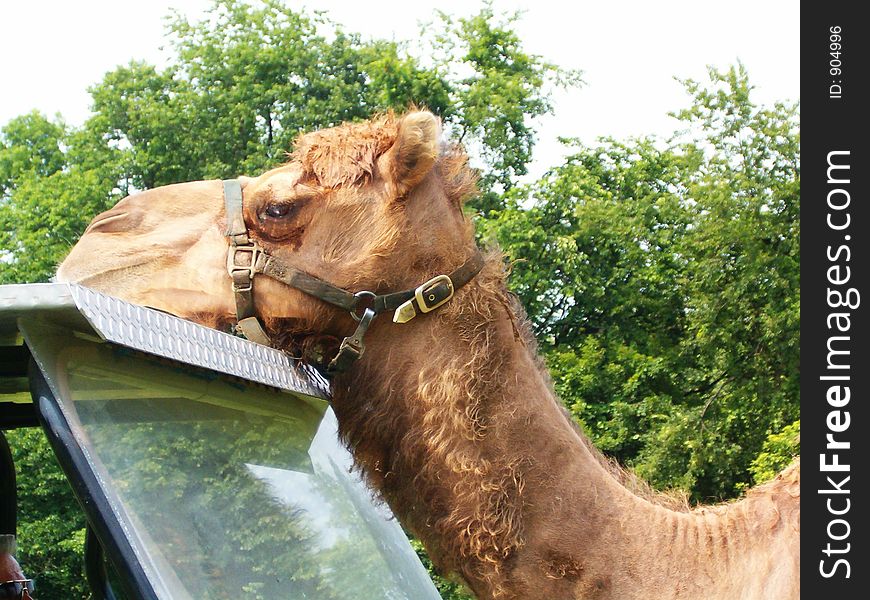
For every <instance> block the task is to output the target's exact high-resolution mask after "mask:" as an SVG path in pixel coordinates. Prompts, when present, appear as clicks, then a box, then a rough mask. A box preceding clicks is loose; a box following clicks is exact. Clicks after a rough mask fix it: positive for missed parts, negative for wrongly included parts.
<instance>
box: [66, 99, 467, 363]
mask: <svg viewBox="0 0 870 600" xmlns="http://www.w3.org/2000/svg"><path fill="white" fill-rule="evenodd" d="M240 183H241V187H242V198H243V201H242V206H243V208H242V214H243V217H244V222H245V226H246V227H247V230H248V233H249V235H250V238H251V239H252V240H254V241H256V242H257V243H258V244H259V245H260V246H261V247H262V248H263V249H264V250H266V252H268V254H269V255H271V256H273V257H275V258H277V259H279V260H280V261H281V262H282V263H283V264H285V265H287V266H289V267H290V268H292V269H296V270H298V271H301V272H303V273H306V274H308V275H311V276H314V277H316V278H319V279H321V280H323V281H326V282H329V283H331V284H333V285H335V286H337V287H340V288H343V289H345V290H348V291H350V292H357V291H361V290H367V291H372V292H374V293H377V294H383V293H388V292H393V291H398V290H404V289H407V288H414V287H416V286H417V285H419V284H421V283H422V282H424V281H426V280H427V279H428V278H430V277H433V276H434V275H438V274H440V273H448V272H450V271H451V270H452V269H455V268H456V267H457V266H458V265H460V264H462V262H463V261H464V260H465V259H466V258H468V255H469V253H470V252H471V251H472V249H473V247H474V242H473V238H472V234H471V227H470V224H469V223H468V221H467V219H465V218H464V216H463V213H462V210H461V202H462V199H463V198H464V197H466V196H467V195H469V194H470V193H472V192H473V191H474V176H473V174H472V173H471V171H470V170H469V169H468V168H467V166H466V157H465V155H464V153H463V152H462V151H461V150H460V149H458V148H456V147H448V146H446V145H443V144H442V143H441V140H440V124H439V122H438V120H437V119H436V117H434V116H433V115H432V114H431V113H429V112H425V111H414V112H410V113H408V114H406V115H404V116H402V117H396V116H393V115H385V116H381V117H378V118H375V119H372V120H370V121H365V122H361V123H352V124H345V125H341V126H338V127H334V128H331V129H325V130H321V131H317V132H313V133H309V134H305V135H302V136H301V137H300V138H299V139H298V140H297V143H296V148H295V151H294V152H293V153H292V154H291V155H290V161H289V162H288V163H287V164H285V165H283V166H281V167H278V168H276V169H273V170H271V171H268V172H266V173H263V174H262V175H260V176H259V177H254V178H246V177H245V178H240ZM227 227H228V223H227V214H226V210H225V207H224V199H223V186H222V183H221V182H220V181H198V182H191V183H181V184H176V185H169V186H165V187H160V188H157V189H153V190H149V191H146V192H143V193H140V194H135V195H132V196H129V197H127V198H125V199H124V200H122V201H121V202H119V203H118V204H117V205H116V206H115V207H114V208H112V209H111V210H109V211H106V212H104V213H102V214H100V215H98V216H97V217H95V218H94V220H93V221H92V222H91V224H90V225H89V226H88V228H87V230H86V231H85V233H84V235H83V236H82V238H81V239H80V240H79V242H78V243H77V244H76V246H75V247H74V248H73V250H72V252H71V253H70V254H69V256H68V257H67V258H66V259H65V260H64V262H63V263H62V264H61V266H60V268H59V270H58V273H57V279H58V280H59V281H67V282H78V283H81V284H83V285H86V286H88V287H92V288H95V289H97V290H99V291H102V292H105V293H107V294H111V295H114V296H118V297H121V298H123V299H125V300H128V301H130V302H134V303H137V304H143V305H146V306H151V307H154V308H158V309H161V310H164V311H167V312H170V313H172V314H175V315H178V316H181V317H184V318H188V319H191V320H193V321H197V322H199V323H202V324H205V325H208V326H211V327H215V328H226V327H228V326H229V325H230V324H231V323H233V322H234V321H235V301H234V297H233V292H232V282H231V279H230V276H229V274H228V272H227V267H226V263H227V251H228V246H229V238H228V237H227V236H226V232H227ZM253 300H254V306H255V311H256V314H257V316H258V317H259V318H260V320H261V321H262V322H263V323H264V324H265V328H266V330H267V331H268V332H269V334H270V335H271V336H272V337H273V339H274V340H276V345H279V346H284V347H289V346H290V345H291V342H293V344H295V345H297V346H298V343H299V342H300V340H303V339H304V340H309V341H310V340H313V339H315V338H318V337H323V338H332V337H335V338H338V337H341V336H346V335H349V333H350V332H351V331H353V321H352V320H351V318H350V315H349V313H347V312H345V311H342V310H340V309H338V308H336V307H334V306H330V305H329V304H327V303H325V302H323V301H322V300H319V299H317V298H315V297H312V296H309V295H308V294H306V293H304V292H302V291H299V290H297V289H294V288H292V287H289V286H287V285H284V284H283V283H281V282H279V281H275V280H273V279H270V278H269V277H266V276H263V275H258V276H256V277H255V279H254V286H253Z"/></svg>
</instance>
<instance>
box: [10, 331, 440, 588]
mask: <svg viewBox="0 0 870 600" xmlns="http://www.w3.org/2000/svg"><path fill="white" fill-rule="evenodd" d="M23 329H24V327H23ZM25 334H26V336H27V338H28V343H29V344H30V345H31V348H32V349H33V350H34V353H35V354H36V355H37V358H38V361H39V363H40V366H41V368H42V370H43V372H44V374H45V375H46V378H47V379H48V381H49V384H50V385H51V387H52V390H53V392H54V393H55V395H56V397H57V399H58V402H59V403H60V404H61V410H62V411H63V413H64V415H65V417H66V420H67V421H68V422H69V424H70V428H71V429H72V431H73V434H74V436H75V438H76V440H77V442H78V443H79V445H80V446H81V447H82V449H83V451H84V453H85V454H86V455H87V456H88V462H89V464H90V465H91V467H92V468H93V470H94V471H95V473H96V474H97V477H98V479H99V480H100V482H101V485H102V487H103V489H104V491H105V493H106V496H107V497H108V498H109V500H110V503H111V504H112V506H113V511H114V512H115V516H116V518H117V519H119V520H120V522H121V524H122V527H123V528H124V529H125V534H126V536H127V538H128V539H129V541H130V543H131V545H132V546H133V549H134V551H135V552H136V554H137V556H139V557H140V561H141V562H142V564H143V567H144V568H145V571H146V573H147V574H148V577H149V579H151V580H152V581H153V583H154V587H155V590H156V591H157V593H158V596H160V597H161V598H164V597H165V598H185V599H186V598H191V599H196V600H208V599H235V598H245V599H254V598H261V599H276V598H312V599H314V598H316V599H324V600H326V599H336V600H338V599H345V598H346V599H351V598H353V599H359V598H371V599H375V598H388V599H406V598H407V599H414V600H417V599H426V598H439V596H438V594H437V592H436V590H435V588H434V586H433V585H432V583H431V581H430V580H429V578H428V576H427V574H426V572H425V570H424V569H423V567H422V565H421V564H420V562H419V560H418V558H417V556H416V555H415V554H414V551H413V550H412V548H411V546H410V544H409V543H408V540H407V538H406V537H405V535H404V533H403V532H402V530H401V528H400V527H399V526H398V524H397V523H396V522H395V520H393V519H392V518H391V516H390V513H389V511H388V510H387V509H386V507H383V506H379V505H376V504H375V503H373V501H372V496H371V492H369V491H368V490H367V489H366V488H365V487H364V486H363V484H362V483H361V482H360V481H359V479H358V478H357V476H356V475H355V474H354V473H352V472H351V470H350V467H351V460H350V456H349V454H348V453H347V451H346V450H345V449H344V448H343V447H342V446H341V445H340V444H339V443H338V441H337V437H336V422H335V418H334V416H333V415H332V412H331V410H329V409H328V406H327V404H326V403H325V402H324V401H322V400H318V399H313V398H308V397H304V396H299V395H295V394H291V393H288V392H282V391H278V390H275V389H272V388H268V387H265V386H261V385H258V384H251V383H249V382H245V381H243V380H240V379H234V378H232V377H229V376H222V375H219V374H216V373H214V372H211V371H205V370H201V369H197V368H193V367H187V366H185V365H182V364H179V363H176V362H171V361H167V360H164V359H160V358H156V357H153V356H150V355H146V354H142V353H139V352H135V351H132V350H128V349H126V348H123V347H120V346H114V345H110V344H105V343H97V342H96V341H90V340H87V339H83V338H81V337H76V336H73V335H71V334H69V333H68V332H66V331H63V330H59V329H54V328H50V327H44V326H35V325H31V326H30V327H28V328H27V330H26V331H25Z"/></svg>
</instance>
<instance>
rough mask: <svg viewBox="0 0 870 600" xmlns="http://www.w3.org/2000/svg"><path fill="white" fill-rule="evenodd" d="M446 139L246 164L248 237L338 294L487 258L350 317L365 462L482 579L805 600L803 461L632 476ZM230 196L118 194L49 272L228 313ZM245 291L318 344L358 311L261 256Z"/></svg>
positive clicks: (394, 141) (313, 352) (446, 566)
mask: <svg viewBox="0 0 870 600" xmlns="http://www.w3.org/2000/svg"><path fill="white" fill-rule="evenodd" d="M441 138H442V133H441V128H440V122H439V121H438V119H437V118H436V117H434V116H433V115H432V114H431V113H429V112H426V111H420V110H413V111H410V112H408V113H406V114H405V115H403V116H398V115H392V114H387V115H382V116H379V117H375V118H373V119H371V120H369V121H365V122H360V123H352V124H344V125H340V126H337V127H334V128H330V129H325V130H321V131H317V132H312V133H308V134H304V135H301V136H300V137H299V139H298V141H297V144H296V147H295V150H294V152H293V153H292V154H291V155H290V159H289V162H287V164H285V165H283V166H280V167H278V168H275V169H273V170H270V171H268V172H266V173H264V174H262V175H260V176H259V177H254V178H240V180H239V187H240V191H241V194H242V196H243V201H244V208H243V212H242V213H241V214H240V216H239V218H242V217H243V219H244V223H243V228H246V229H247V235H250V238H251V239H252V240H255V241H257V243H258V244H259V245H260V246H262V248H263V249H264V250H265V251H266V252H268V254H269V255H270V256H271V257H274V258H276V259H278V260H280V261H281V264H282V265H283V266H284V267H285V268H286V269H289V270H294V269H295V270H297V271H299V272H303V273H305V274H307V275H309V276H311V277H313V278H317V279H318V280H322V281H324V282H328V283H329V284H331V285H332V286H335V287H336V288H340V289H341V290H346V291H347V292H350V293H355V292H360V291H370V292H372V293H373V294H371V295H381V294H387V293H391V292H396V291H398V290H414V289H415V288H418V286H421V284H422V283H423V282H427V281H429V280H430V279H431V278H433V277H435V276H438V275H443V274H449V273H451V272H455V270H456V269H458V268H459V267H460V266H461V265H467V264H468V263H469V260H471V259H472V258H473V257H474V256H482V262H481V265H482V266H481V265H478V267H477V270H476V271H474V272H473V273H471V275H470V277H468V278H467V282H460V284H461V283H464V285H460V284H457V285H456V286H455V288H456V289H455V290H453V296H452V298H449V299H448V300H447V301H445V302H444V303H443V304H441V305H440V306H438V307H437V308H434V309H433V310H430V311H421V310H419V308H420V307H419V306H416V305H415V308H417V309H418V310H416V311H415V310H411V311H410V312H411V313H414V314H412V315H411V316H410V317H409V318H408V319H406V322H403V323H396V322H392V321H391V320H390V318H389V317H388V316H385V315H381V314H380V313H378V314H377V315H376V316H377V318H371V316H372V315H367V314H363V315H362V316H363V317H366V316H368V317H369V318H368V319H367V320H368V323H366V324H367V325H368V330H367V331H365V332H364V333H365V335H364V342H365V351H364V352H363V353H362V355H361V356H359V357H358V360H355V361H352V362H351V364H350V365H349V366H348V368H346V369H345V370H343V371H341V372H337V373H335V374H334V375H333V377H332V394H333V398H332V405H333V408H334V411H335V414H336V416H337V419H338V422H339V433H340V436H341V438H342V440H343V441H344V442H345V443H346V444H347V446H348V447H349V448H350V450H351V452H352V454H353V456H354V460H355V464H356V465H357V467H358V468H359V469H360V471H361V473H362V474H363V475H364V477H365V479H366V480H367V482H368V483H369V484H370V485H371V487H372V488H373V489H374V490H375V491H376V493H377V494H378V495H379V497H380V498H382V499H383V500H384V501H386V502H387V503H388V505H389V506H390V507H391V509H392V510H393V512H394V513H395V515H396V516H397V518H398V519H399V521H400V522H401V523H402V524H403V525H404V526H405V527H406V528H407V529H408V530H409V531H411V532H412V533H413V534H414V535H415V536H417V537H418V538H419V539H420V540H422V542H423V544H424V545H425V547H426V550H427V551H428V553H429V555H430V556H431V558H432V560H433V562H434V564H435V565H436V568H437V569H439V571H440V572H442V573H445V574H452V575H453V576H454V577H457V578H459V579H461V580H462V581H463V582H464V583H465V584H466V585H467V586H468V587H469V588H470V589H471V591H472V592H473V593H474V594H475V595H476V597H477V598H480V599H513V598H517V599H519V598H522V599H526V600H534V599H541V600H545V599H546V600H554V599H593V598H594V599H619V600H633V599H637V600H649V599H650V598H655V599H659V600H665V599H673V600H678V599H693V600H699V599H703V600H716V599H722V600H725V599H727V600H736V599H758V600H762V599H764V600H769V599H771V598H776V599H777V600H787V599H797V598H798V597H799V593H800V581H799V573H798V571H799V562H800V555H799V544H798V540H799V530H800V491H799V490H800V465H799V463H798V462H797V461H796V462H795V463H794V464H792V465H791V466H790V467H788V468H787V469H786V470H784V471H783V472H782V473H780V474H779V476H778V477H777V478H776V479H775V480H774V481H772V482H769V483H766V484H763V485H761V486H758V487H756V488H754V489H752V490H750V491H749V492H748V493H747V494H746V495H745V497H744V498H742V499H740V500H739V501H734V502H730V503H725V504H719V505H715V506H704V507H696V508H694V509H688V508H686V507H674V506H669V503H668V502H667V501H665V500H663V499H662V497H661V496H660V495H657V494H653V493H645V492H643V491H638V490H639V486H638V485H634V484H633V483H632V482H633V481H634V480H633V479H632V477H630V476H628V475H626V474H625V472H623V471H622V470H620V469H618V468H614V467H613V466H611V465H610V463H609V461H607V460H606V459H604V458H603V457H602V455H601V454H599V453H598V452H597V451H596V450H595V449H594V448H593V447H592V445H591V443H590V441H589V440H588V439H587V438H586V436H585V435H584V434H583V433H582V432H581V431H580V430H579V428H578V427H576V426H575V425H574V424H573V422H572V421H571V419H570V418H569V417H568V416H567V415H566V413H565V411H564V410H563V409H562V408H561V405H560V402H559V400H558V399H557V398H556V396H555V393H554V391H553V386H552V385H551V382H550V380H549V377H548V375H547V373H546V370H545V368H543V366H542V361H541V360H540V358H539V357H538V354H537V350H536V347H535V343H534V340H533V338H532V336H531V335H530V333H529V331H530V329H529V327H528V326H527V324H526V321H525V317H524V313H523V311H522V309H521V308H520V307H519V306H518V305H517V302H516V301H515V300H514V297H513V296H512V295H511V294H509V292H508V290H507V287H506V284H505V278H506V272H505V267H504V261H503V259H502V256H501V255H500V253H499V252H498V251H497V250H489V251H488V252H486V253H485V254H482V255H481V254H479V252H480V251H479V250H478V249H477V246H476V244H475V241H474V236H473V225H472V223H471V221H470V219H469V218H468V217H467V216H466V215H465V214H464V213H463V210H462V203H463V201H464V200H465V199H467V198H468V197H469V196H470V195H472V194H474V193H475V176H474V172H473V171H472V170H471V169H470V168H469V166H468V164H467V157H466V155H465V153H464V152H463V150H462V149H461V147H460V146H458V145H456V144H450V143H447V142H443V141H442V139H441ZM224 194H225V191H224V187H223V186H222V183H221V182H219V181H199V182H192V183H182V184H176V185H169V186H166V187H161V188H158V189H154V190H150V191H145V192H142V193H139V194H136V195H133V196H130V197H128V198H126V199H124V200H122V201H121V202H120V203H119V204H117V205H116V206H115V207H114V208H113V209H111V210H109V211H107V212H105V213H103V214H101V215H98V216H97V217H96V218H95V219H94V220H93V222H92V223H91V224H90V226H89V227H88V228H87V230H86V232H85V234H84V235H83V237H82V238H81V240H80V241H79V242H78V244H77V245H76V246H75V248H74V249H73V250H72V252H71V254H70V255H69V256H68V258H66V260H65V261H64V262H63V263H62V265H61V266H60V269H59V271H58V274H57V278H58V280H60V281H67V282H78V283H81V284H83V285H87V286H90V287H93V288H96V289H98V290H101V291H104V292H106V293H108V294H112V295H115V296H120V297H121V298H124V299H127V300H129V301H131V302H135V303H139V304H144V305H148V306H152V307H156V308H159V309H162V310H165V311H168V312H171V313H174V314H176V315H179V316H183V317H185V318H188V319H192V320H194V321H197V322H199V323H203V324H206V325H208V326H210V327H215V328H226V327H228V326H231V325H232V324H233V323H234V322H235V321H236V306H235V302H234V294H233V291H232V287H231V281H230V276H229V275H228V272H227V266H226V263H227V252H228V248H229V247H230V244H231V241H229V240H230V238H228V237H227V233H228V231H227V228H228V225H229V224H228V221H230V220H233V219H234V217H230V216H229V214H228V213H227V212H226V211H227V209H226V208H225V203H224V200H223V197H224ZM229 233H230V234H232V233H233V232H232V231H230V232H229ZM236 233H237V232H236ZM231 237H232V236H231ZM233 260H238V261H239V262H241V263H242V264H244V258H241V259H233ZM286 269H285V270H286ZM478 271H479V272H478ZM285 279H287V278H286V277H285ZM442 291H443V290H442ZM424 292H426V293H428V289H427V290H424ZM251 293H252V297H251V299H252V300H253V303H254V304H253V306H254V310H253V312H254V313H255V317H256V318H257V319H258V320H259V322H260V323H262V328H263V330H264V332H265V333H266V334H267V335H268V336H269V338H270V340H271V343H272V344H273V345H275V346H276V347H280V348H283V349H285V350H287V351H288V352H292V353H294V354H300V353H301V355H304V356H305V357H307V358H308V360H310V361H312V362H319V361H320V362H323V361H325V360H328V359H329V358H330V356H332V355H334V354H335V352H336V346H337V345H338V343H339V340H342V339H344V338H347V337H348V336H350V334H351V332H354V331H358V328H360V325H358V323H357V319H359V318H360V316H361V315H360V313H362V312H365V311H364V309H365V306H364V305H360V306H359V307H356V306H355V307H354V310H356V314H355V315H354V316H355V318H354V317H352V315H351V314H350V312H349V310H344V309H342V308H338V307H337V306H334V305H333V304H332V303H330V302H327V301H324V300H323V299H322V298H320V297H317V296H316V295H312V294H311V293H309V292H306V291H303V290H300V289H298V288H297V287H294V286H292V285H288V284H287V283H286V282H282V281H279V280H278V279H275V278H273V277H266V276H265V275H262V274H261V275H257V276H256V277H255V278H254V283H253V290H252V292H251ZM423 302H425V299H424V300H423ZM402 310H405V311H406V313H407V307H405V308H404V309H402ZM405 316H406V317H407V316H408V315H407V314H405ZM360 322H362V321H360ZM354 358H356V357H354Z"/></svg>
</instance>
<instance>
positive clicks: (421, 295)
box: [414, 275, 453, 313]
mask: <svg viewBox="0 0 870 600" xmlns="http://www.w3.org/2000/svg"><path fill="white" fill-rule="evenodd" d="M442 283H444V284H447V289H448V290H450V293H449V294H448V295H447V296H446V297H444V298H442V299H441V300H440V301H438V302H435V294H432V293H431V290H432V288H434V287H435V286H437V285H439V284H442ZM414 297H415V298H416V299H417V306H419V307H420V312H424V313H427V312H432V311H433V310H435V309H436V308H438V307H439V306H441V305H442V304H444V303H445V302H447V301H448V300H450V299H451V298H452V297H453V281H451V280H450V278H449V277H448V276H447V275H438V276H437V277H433V278H432V279H430V280H429V281H427V282H426V283H424V284H423V285H421V286H420V287H418V288H417V289H416V290H414ZM432 302H435V304H432Z"/></svg>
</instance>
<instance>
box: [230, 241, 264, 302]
mask: <svg viewBox="0 0 870 600" xmlns="http://www.w3.org/2000/svg"><path fill="white" fill-rule="evenodd" d="M239 252H249V253H250V255H251V259H250V262H249V263H248V264H247V265H240V264H239V263H238V261H237V260H236V255H237V254H238V253H239ZM261 254H263V249H262V248H260V247H259V246H258V245H257V243H256V242H247V243H246V244H239V245H235V244H233V245H232V246H230V249H229V252H227V272H228V273H229V274H230V278H231V279H232V280H233V291H234V292H249V291H251V289H253V285H254V275H255V274H256V272H257V260H258V259H259V258H260V255H261ZM240 272H247V275H248V282H247V284H244V285H239V284H238V283H237V282H236V277H235V275H236V273H240Z"/></svg>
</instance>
